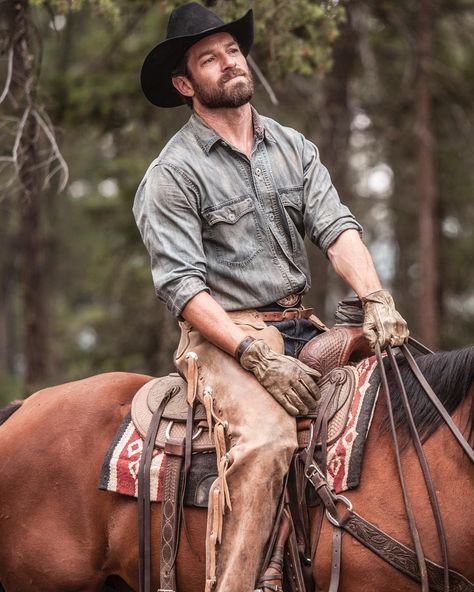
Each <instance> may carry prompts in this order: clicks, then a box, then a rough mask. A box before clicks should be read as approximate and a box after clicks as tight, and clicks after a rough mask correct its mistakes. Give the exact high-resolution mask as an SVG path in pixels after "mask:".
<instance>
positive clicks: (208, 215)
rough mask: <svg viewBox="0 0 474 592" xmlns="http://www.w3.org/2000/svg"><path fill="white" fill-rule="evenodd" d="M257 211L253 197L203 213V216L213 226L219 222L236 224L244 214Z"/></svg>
mask: <svg viewBox="0 0 474 592" xmlns="http://www.w3.org/2000/svg"><path fill="white" fill-rule="evenodd" d="M254 209H255V205H254V203H253V201H252V198H251V197H247V198H246V199H244V200H242V201H238V202H235V203H231V204H226V205H225V206H221V207H219V208H215V209H213V210H208V211H206V212H203V213H202V215H203V216H204V219H205V220H206V222H207V223H208V224H209V225H210V226H213V225H214V224H217V222H226V223H227V224H235V223H236V222H237V220H240V218H242V216H243V215H244V214H247V213H248V212H251V211H252V210H254Z"/></svg>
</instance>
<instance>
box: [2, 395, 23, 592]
mask: <svg viewBox="0 0 474 592" xmlns="http://www.w3.org/2000/svg"><path fill="white" fill-rule="evenodd" d="M22 405H23V401H12V402H11V403H8V405H7V406H6V407H4V408H3V409H0V426H1V425H2V423H5V422H6V421H7V419H8V418H9V417H10V415H13V414H14V413H15V411H17V410H18V409H19V408H20V407H21V406H22ZM0 592H1V588H0Z"/></svg>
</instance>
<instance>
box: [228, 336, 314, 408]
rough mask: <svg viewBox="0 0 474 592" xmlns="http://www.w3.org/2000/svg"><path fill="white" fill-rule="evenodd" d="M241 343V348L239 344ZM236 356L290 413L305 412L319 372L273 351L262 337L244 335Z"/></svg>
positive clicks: (311, 404)
mask: <svg viewBox="0 0 474 592" xmlns="http://www.w3.org/2000/svg"><path fill="white" fill-rule="evenodd" d="M241 346H243V348H242V347H241ZM241 346H239V348H238V349H237V356H236V357H237V359H238V360H239V361H240V364H241V366H242V367H243V368H245V370H249V371H250V372H253V374H254V375H255V378H256V379H257V380H258V381H259V383H260V384H261V385H262V386H263V387H264V388H265V389H266V390H267V391H268V392H269V393H270V394H271V395H272V397H273V398H274V399H275V400H276V401H278V403H280V405H281V406H282V407H283V408H284V409H285V410H286V411H287V412H288V413H289V414H290V415H307V414H308V413H311V412H312V411H314V410H315V407H316V402H317V401H318V400H319V398H320V393H319V387H318V385H317V384H316V380H317V379H318V378H320V377H321V374H320V373H319V372H317V371H316V370H313V369H312V368H310V367H309V366H306V364H303V363H302V362H299V361H298V360H296V359H295V358H291V357H290V356H284V355H282V354H278V353H276V352H274V351H273V350H272V349H270V348H269V347H268V345H267V344H266V343H265V341H263V339H252V338H251V337H248V338H246V339H244V341H243V342H242V344H241Z"/></svg>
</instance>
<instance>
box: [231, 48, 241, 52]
mask: <svg viewBox="0 0 474 592" xmlns="http://www.w3.org/2000/svg"><path fill="white" fill-rule="evenodd" d="M230 53H239V50H238V48H237V47H231V48H230Z"/></svg>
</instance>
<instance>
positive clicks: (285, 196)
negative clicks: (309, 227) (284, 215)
mask: <svg viewBox="0 0 474 592" xmlns="http://www.w3.org/2000/svg"><path fill="white" fill-rule="evenodd" d="M278 193H279V194H280V198H281V201H282V203H283V205H284V206H292V207H293V208H298V209H301V207H302V205H303V187H288V188H287V189H279V191H278Z"/></svg>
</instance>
